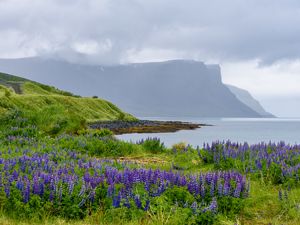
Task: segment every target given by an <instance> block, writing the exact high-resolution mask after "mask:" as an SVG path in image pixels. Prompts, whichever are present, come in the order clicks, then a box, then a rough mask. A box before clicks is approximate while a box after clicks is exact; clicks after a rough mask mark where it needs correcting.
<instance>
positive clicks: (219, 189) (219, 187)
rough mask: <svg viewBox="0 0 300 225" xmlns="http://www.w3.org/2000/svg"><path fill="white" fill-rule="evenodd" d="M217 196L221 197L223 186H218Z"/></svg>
mask: <svg viewBox="0 0 300 225" xmlns="http://www.w3.org/2000/svg"><path fill="white" fill-rule="evenodd" d="M218 195H219V196H220V197H221V196H222V195H223V185H222V184H221V183H219V185H218Z"/></svg>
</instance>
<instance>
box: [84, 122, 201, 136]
mask: <svg viewBox="0 0 300 225" xmlns="http://www.w3.org/2000/svg"><path fill="white" fill-rule="evenodd" d="M201 126H207V124H195V123H188V122H181V121H153V120H137V121H107V122H95V123H92V124H90V125H89V127H90V128H91V129H109V130H111V131H112V132H114V133H115V134H129V133H166V132H176V131H179V130H194V129H197V128H200V127H201Z"/></svg>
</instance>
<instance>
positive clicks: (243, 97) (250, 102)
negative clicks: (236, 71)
mask: <svg viewBox="0 0 300 225" xmlns="http://www.w3.org/2000/svg"><path fill="white" fill-rule="evenodd" d="M227 87H228V88H229V90H230V91H231V92H232V93H233V94H235V96H236V97H237V98H238V99H239V100H240V101H241V102H243V103H244V104H246V105H247V106H249V107H250V108H251V109H253V110H254V111H256V112H257V113H259V114H260V115H262V116H263V117H274V115H272V114H271V113H269V112H267V111H266V110H265V109H264V108H263V107H262V105H261V104H260V103H259V102H258V101H257V100H256V99H255V98H253V96H252V95H251V94H250V93H249V92H248V91H246V90H244V89H241V88H238V87H235V86H233V85H228V84H227Z"/></svg>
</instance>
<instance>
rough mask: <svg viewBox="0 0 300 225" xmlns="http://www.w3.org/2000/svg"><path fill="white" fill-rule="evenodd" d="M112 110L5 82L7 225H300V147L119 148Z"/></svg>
mask: <svg viewBox="0 0 300 225" xmlns="http://www.w3.org/2000/svg"><path fill="white" fill-rule="evenodd" d="M93 121H137V119H136V118H135V117H133V116H132V115H130V114H127V113H125V112H123V111H122V110H120V109H119V108H118V107H116V106H115V105H113V104H112V103H110V102H108V101H105V100H102V99H98V98H96V97H94V98H88V97H80V96H75V95H73V94H71V93H69V92H65V91H61V90H58V89H56V88H54V87H50V86H46V85H43V84H39V83H36V82H33V81H29V80H25V79H23V78H19V77H16V76H11V75H7V74H1V73H0V224H5V225H11V224H24V225H27V224H60V225H61V224H63V225H64V224H78V225H83V224H147V225H148V224H149V225H150V224H157V225H158V224H224V225H225V224H226V225H229V224H300V185H299V183H300V180H299V176H300V170H299V169H300V145H289V144H286V143H284V142H280V143H257V144H254V145H249V144H248V143H234V142H231V141H216V142H213V143H206V144H204V146H190V145H188V144H185V143H174V145H173V146H172V147H171V148H167V147H166V146H165V145H164V144H163V143H162V142H161V141H160V140H159V139H157V138H152V139H151V138H148V139H145V140H140V141H138V142H137V143H127V142H123V141H120V140H117V139H116V138H115V136H114V134H113V133H112V132H111V131H110V130H106V129H88V124H89V123H91V122H93Z"/></svg>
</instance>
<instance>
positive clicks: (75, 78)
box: [0, 58, 261, 117]
mask: <svg viewBox="0 0 300 225" xmlns="http://www.w3.org/2000/svg"><path fill="white" fill-rule="evenodd" d="M0 70H1V71H3V72H8V73H14V74H22V75H24V76H25V77H26V78H29V79H32V80H36V81H38V82H43V83H46V84H50V85H53V86H56V87H58V88H61V89H65V90H68V91H72V92H74V93H76V94H80V95H85V96H93V95H97V96H99V97H101V98H105V99H108V100H110V101H113V102H114V103H116V104H117V105H119V106H120V107H121V108H123V109H124V110H126V111H128V112H129V113H132V114H134V115H136V116H197V117H261V115H260V114H259V113H258V112H256V111H255V110H253V109H251V108H250V107H248V106H247V105H245V104H244V103H242V102H241V101H240V100H239V99H238V98H237V97H236V96H235V95H234V94H233V93H232V92H231V91H230V90H229V89H228V87H227V86H226V85H224V84H223V83H222V80H221V72H220V67H219V66H218V65H205V64H204V63H202V62H197V61H187V60H172V61H166V62H157V63H137V64H128V65H115V66H87V65H78V64H70V63H67V62H62V61H55V60H44V59H39V58H28V59H15V60H0Z"/></svg>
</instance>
